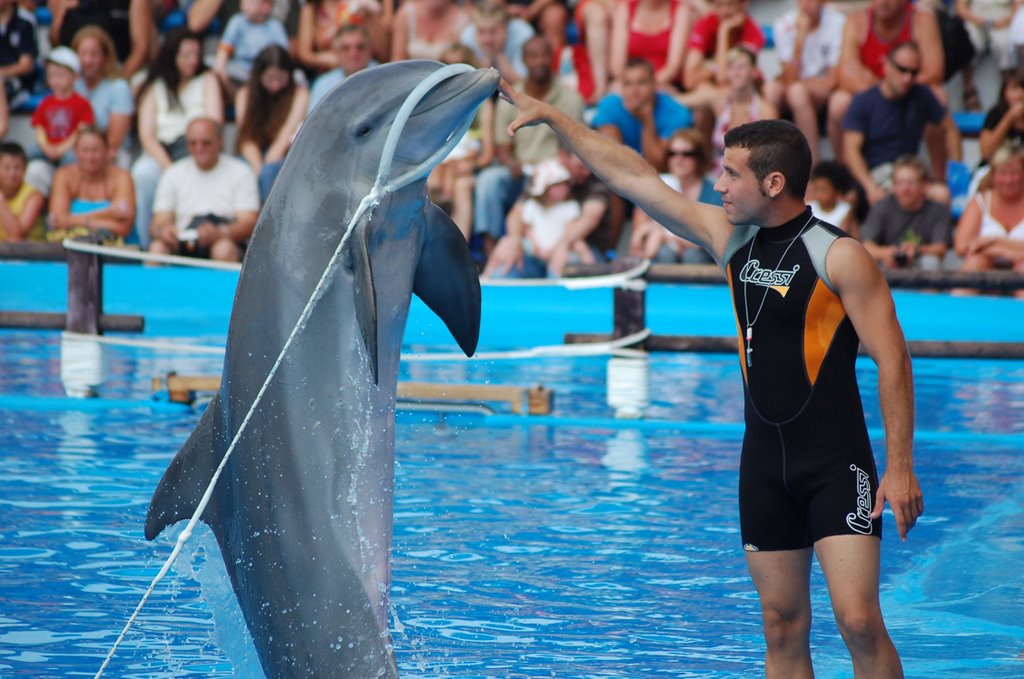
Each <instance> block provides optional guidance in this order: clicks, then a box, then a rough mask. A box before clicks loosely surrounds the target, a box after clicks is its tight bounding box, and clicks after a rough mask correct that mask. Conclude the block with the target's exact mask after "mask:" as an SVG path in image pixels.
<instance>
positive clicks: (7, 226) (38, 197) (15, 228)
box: [0, 191, 46, 243]
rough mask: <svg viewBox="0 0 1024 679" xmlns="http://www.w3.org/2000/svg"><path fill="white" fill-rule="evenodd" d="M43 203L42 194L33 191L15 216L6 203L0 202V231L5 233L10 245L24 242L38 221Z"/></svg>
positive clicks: (44, 201)
mask: <svg viewBox="0 0 1024 679" xmlns="http://www.w3.org/2000/svg"><path fill="white" fill-rule="evenodd" d="M45 203H46V199H45V198H43V194H41V193H39V192H38V191H35V192H33V193H32V195H31V196H29V198H28V200H26V201H25V205H24V207H22V209H21V214H20V215H16V214H14V213H13V212H11V208H10V207H8V205H7V201H5V200H0V231H2V232H6V234H7V240H8V241H10V242H12V243H17V242H20V241H23V240H25V237H26V236H27V235H28V234H29V232H30V231H32V226H33V225H34V224H35V223H36V220H37V219H39V215H41V214H42V213H43V206H44V204H45ZM0 240H2V239H0Z"/></svg>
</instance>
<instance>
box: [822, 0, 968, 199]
mask: <svg viewBox="0 0 1024 679" xmlns="http://www.w3.org/2000/svg"><path fill="white" fill-rule="evenodd" d="M908 40H913V41H914V42H915V43H916V44H917V46H918V51H919V52H920V55H921V62H920V67H919V71H918V73H917V74H916V75H915V76H914V81H915V82H917V83H919V84H922V85H928V86H930V87H931V88H932V93H933V94H934V95H935V96H936V98H938V100H939V102H940V103H942V104H943V105H944V106H945V105H946V102H947V96H946V92H945V90H944V89H943V87H942V83H943V80H942V79H943V75H944V73H945V56H944V52H943V47H942V35H941V33H940V32H939V22H938V19H937V18H936V16H935V11H934V10H933V9H931V7H930V6H924V3H916V4H914V3H911V2H910V0H870V2H869V3H868V6H867V7H865V8H864V9H862V10H859V11H855V12H851V13H850V14H849V15H847V18H846V24H845V25H844V26H843V38H842V45H841V47H840V49H839V65H838V69H837V71H836V76H837V81H838V82H837V87H836V89H835V90H834V91H833V92H832V94H831V95H829V99H828V113H827V128H828V138H829V140H830V141H831V142H832V145H833V149H832V150H833V151H834V152H835V156H836V160H840V161H843V162H847V158H846V156H845V154H846V149H845V144H843V143H842V134H843V119H844V118H845V117H846V111H847V109H848V108H849V107H850V102H851V101H852V99H853V97H854V96H855V95H856V94H858V93H860V92H863V91H865V90H867V89H869V88H870V87H872V86H874V85H877V84H878V83H879V82H881V81H882V80H883V79H884V78H885V69H886V63H887V62H888V57H889V55H890V54H891V53H892V51H893V49H895V47H896V46H897V45H899V44H902V43H904V42H907V41H908ZM946 126H948V127H950V128H951V129H954V130H955V126H954V125H953V122H952V119H949V118H948V116H947V120H944V121H943V124H942V126H939V125H935V126H930V127H929V129H928V130H927V131H926V135H927V142H928V151H929V154H930V155H931V156H932V174H933V175H934V176H935V178H936V179H943V178H944V177H945V174H946V160H947V159H948V158H947V156H946V155H945V154H946V149H945V146H946V143H945V141H944V130H943V127H946ZM957 143H958V146H957V150H956V153H955V154H954V155H952V156H949V158H954V159H957V158H959V157H960V153H959V141H958V142H957Z"/></svg>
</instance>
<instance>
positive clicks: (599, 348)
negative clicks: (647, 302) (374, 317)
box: [402, 328, 651, 363]
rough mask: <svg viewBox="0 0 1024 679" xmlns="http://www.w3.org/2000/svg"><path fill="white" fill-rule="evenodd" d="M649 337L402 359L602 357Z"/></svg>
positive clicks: (646, 330)
mask: <svg viewBox="0 0 1024 679" xmlns="http://www.w3.org/2000/svg"><path fill="white" fill-rule="evenodd" d="M650 336H651V330H650V328H644V329H643V330H641V331H640V332H637V333H633V334H632V335H626V336H625V337H620V338H618V339H614V340H609V341H607V342H581V343H579V344H550V345H546V346H539V347H530V348H529V349H520V350H517V351H491V352H483V353H476V354H473V355H472V356H470V357H468V358H467V357H466V355H465V354H460V353H458V352H452V353H437V354H402V360H403V361H411V362H422V363H429V362H431V361H454V360H458V359H461V360H464V361H504V360H519V359H523V358H544V357H552V356H567V357H575V356H602V355H604V354H619V352H621V351H624V350H625V351H628V349H626V348H627V347H630V346H632V345H634V344H639V343H640V342H643V341H644V340H645V339H647V338H648V337H650Z"/></svg>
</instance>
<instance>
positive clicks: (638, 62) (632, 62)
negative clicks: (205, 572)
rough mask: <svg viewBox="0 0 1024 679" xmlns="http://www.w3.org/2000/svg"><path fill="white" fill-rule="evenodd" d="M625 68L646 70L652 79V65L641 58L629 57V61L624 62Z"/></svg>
mask: <svg viewBox="0 0 1024 679" xmlns="http://www.w3.org/2000/svg"><path fill="white" fill-rule="evenodd" d="M626 68H629V69H632V68H642V69H644V70H646V71H647V73H648V74H649V75H650V76H651V77H652V78H653V77H654V65H653V64H651V62H650V61H648V60H647V59H645V58H643V57H630V58H629V61H627V62H626Z"/></svg>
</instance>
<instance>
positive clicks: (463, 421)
mask: <svg viewBox="0 0 1024 679" xmlns="http://www.w3.org/2000/svg"><path fill="white" fill-rule="evenodd" d="M108 359H109V366H108V369H109V374H110V378H109V380H108V383H106V384H105V385H104V389H103V393H102V398H101V399H98V400H93V401H84V402H71V401H68V400H66V399H64V398H62V397H61V385H60V379H59V365H58V360H59V339H58V338H57V336H56V335H48V334H41V333H30V332H14V331H8V332H4V333H0V674H2V675H4V676H32V677H38V676H76V675H79V676H91V675H92V674H93V673H94V672H95V671H96V669H97V668H98V667H99V664H100V663H101V662H102V659H103V656H104V655H105V654H106V652H107V650H108V649H109V648H110V646H111V644H112V643H113V641H114V639H115V638H116V635H117V633H118V631H119V630H120V629H121V627H122V625H123V624H124V622H125V621H126V620H127V618H128V616H129V615H130V613H131V611H132V609H133V608H134V606H135V605H136V603H137V602H138V600H139V597H140V596H141V594H142V592H143V591H144V589H145V587H146V586H147V585H148V584H149V581H150V580H151V579H152V577H153V576H154V575H155V574H156V572H157V570H158V569H159V567H160V565H161V564H162V563H163V561H164V559H165V558H166V557H167V555H168V554H169V553H170V548H171V544H170V542H169V538H166V537H165V538H162V539H161V540H159V541H157V542H156V543H148V542H146V541H145V540H144V539H143V538H142V534H141V532H142V521H143V516H144V513H145V508H146V505H147V503H148V501H149V497H150V495H151V493H152V490H153V488H154V486H155V484H156V482H157V480H158V479H159V477H160V475H161V474H162V472H163V470H164V468H165V466H166V464H167V462H168V460H169V458H170V456H171V455H173V453H174V452H175V451H176V450H177V448H178V446H180V444H181V443H182V442H183V441H184V439H185V437H186V436H187V435H188V433H189V432H190V431H191V429H192V427H193V426H194V424H195V422H196V419H197V417H198V415H197V413H196V412H195V411H193V410H192V409H189V408H185V407H179V406H177V405H175V404H169V403H161V402H151V401H148V400H147V399H149V397H150V393H149V384H148V380H149V377H151V376H153V375H155V374H162V373H165V372H167V371H168V370H170V369H177V370H179V372H182V373H187V374H215V373H216V372H217V371H218V359H217V358H216V357H199V358H196V357H191V358H187V357H186V358H183V357H181V356H180V355H176V354H173V353H169V352H168V353H161V352H152V351H146V350H138V349H116V348H115V349H109V350H108ZM653 361H654V365H653V367H652V378H651V379H652V385H651V389H652V394H651V396H652V405H651V407H650V409H649V410H648V419H647V420H646V421H644V422H642V423H636V424H629V423H622V422H616V421H614V420H613V419H612V418H611V410H610V409H609V408H608V406H607V405H606V404H605V403H604V396H605V394H604V375H605V369H606V362H607V359H606V358H573V359H565V358H559V359H533V360H530V361H526V362H523V361H519V362H513V363H506V362H479V363H469V364H467V363H462V362H449V363H444V362H443V363H419V364H407V365H406V366H405V368H404V371H405V374H404V375H403V377H404V378H406V379H409V378H415V379H418V380H432V381H446V380H453V381H455V380H464V381H469V382H481V383H482V382H488V381H489V382H492V383H512V384H532V383H535V382H543V383H544V384H546V385H548V386H550V387H551V388H553V389H554V390H555V392H556V410H555V416H554V417H546V418H526V419H524V418H519V417H516V416H511V415H504V414H501V413H499V414H498V415H495V416H491V417H489V418H488V417H484V416H477V415H465V414H463V415H453V414H447V415H438V414H436V413H433V414H423V413H407V412H403V413H400V415H399V427H398V440H397V451H398V453H397V455H398V469H397V489H396V507H395V550H394V571H393V589H392V599H393V606H394V613H395V616H396V618H397V622H396V623H395V625H396V632H395V633H394V642H395V646H396V652H397V657H398V661H399V664H400V668H401V671H402V673H403V676H410V677H448V676H451V677H496V676H503V677H505V676H507V677H540V676H552V677H639V676H666V677H688V676H693V677H697V676H701V677H708V676H722V677H726V676H751V675H756V674H758V673H760V672H763V668H762V664H761V655H762V653H763V642H762V640H761V637H760V626H759V613H758V608H757V604H756V598H755V596H754V594H753V591H752V588H751V586H750V582H749V580H748V578H747V574H746V570H745V566H744V563H743V559H742V554H741V552H740V550H739V544H738V541H739V537H738V535H737V531H736V527H737V519H736V508H735V499H734V498H735V484H736V467H737V449H738V444H739V437H740V431H741V430H740V426H739V422H740V393H739V382H738V377H737V368H736V358H735V357H733V356H700V357H695V356H683V355H663V356H655V357H654V358H653ZM916 370H917V375H916V380H917V397H918V414H919V416H918V426H919V436H918V439H917V452H916V454H917V459H918V464H919V476H920V480H921V483H922V485H923V487H924V490H925V493H926V503H927V512H926V514H925V516H924V517H923V519H922V521H921V523H920V524H919V525H918V527H917V528H916V529H915V530H914V531H913V532H912V533H911V539H910V540H909V541H908V542H907V543H900V542H899V541H898V540H896V539H894V538H893V535H894V531H893V530H892V528H893V526H892V523H891V521H890V522H889V523H888V524H887V530H888V532H889V535H888V538H887V539H886V540H885V541H884V543H883V545H884V548H883V577H882V600H883V607H884V610H885V613H886V618H887V623H888V625H889V627H890V630H891V632H892V635H893V637H894V640H895V642H896V644H897V646H898V647H899V648H900V650H901V653H902V655H903V659H904V663H905V666H906V670H907V675H908V676H910V677H922V678H923V677H929V678H931V677H951V676H962V677H967V676H969V677H1020V676H1022V675H1024V658H1022V657H1021V653H1022V651H1024V624H1022V622H1021V602H1022V601H1024V576H1022V575H1021V570H1020V568H1019V564H1020V562H1021V560H1022V559H1024V512H1022V509H1024V506H1022V505H1024V455H1022V454H1021V452H1022V451H1021V448H1022V446H1021V443H1022V442H1024V365H1022V364H1021V363H1015V362H984V361H939V360H934V361H918V362H917V363H916ZM861 379H862V386H863V391H864V396H865V401H866V406H867V408H868V412H869V425H870V426H871V427H872V430H873V432H874V435H875V440H876V444H877V443H878V439H879V432H880V420H879V415H878V406H877V400H876V399H875V397H874V394H873V391H874V386H875V384H874V378H873V372H872V370H871V368H870V364H868V363H865V364H863V365H862V366H861ZM883 461H884V460H883ZM890 519H891V517H890ZM196 544H197V547H196V553H195V554H193V556H192V557H191V558H192V561H193V562H195V564H196V567H198V566H199V565H201V564H202V563H203V562H204V561H205V549H204V547H203V546H202V540H201V539H198V540H197V542H196ZM213 558H214V559H215V560H216V559H219V556H216V555H215V556H214V557H213ZM207 568H208V567H207ZM191 569H192V568H191V567H190V566H189V565H188V564H185V563H179V566H178V567H177V568H176V569H175V571H173V572H172V575H171V576H169V577H168V579H167V580H165V581H164V582H163V583H161V585H160V586H159V587H158V588H157V590H156V593H155V594H154V596H153V598H152V599H151V601H150V603H149V604H148V605H147V607H146V608H145V609H144V610H143V613H142V615H141V617H140V618H139V621H138V622H137V623H136V625H135V626H134V627H133V628H132V631H131V633H130V634H129V636H128V639H127V640H126V642H125V643H124V645H123V646H122V648H121V649H120V650H119V652H118V654H117V656H115V658H114V661H113V663H112V665H111V667H110V670H109V675H108V676H119V677H121V676H125V677H158V676H197V677H198V676H231V675H232V672H233V671H234V670H236V669H237V670H238V672H239V673H240V675H241V676H248V673H249V672H250V671H251V667H250V666H247V665H245V664H244V663H245V662H246V661H245V660H244V658H241V659H240V655H241V654H242V653H243V651H240V650H237V649H235V648H233V646H234V645H236V642H237V639H238V638H239V636H240V634H239V632H240V630H241V629H242V627H241V625H242V623H241V622H240V620H237V619H232V618H231V617H230V613H228V618H227V620H223V619H218V620H216V621H215V619H214V614H213V612H212V609H218V608H219V607H220V606H221V605H220V604H217V603H214V604H213V605H211V603H210V602H211V601H214V602H216V601H217V599H218V597H223V596H224V595H225V592H226V589H225V588H226V585H225V583H224V582H223V580H220V581H219V582H218V581H217V579H216V576H214V578H213V582H212V583H207V585H206V587H207V588H206V590H203V589H202V588H201V587H200V585H199V583H198V582H197V581H196V579H195V578H194V577H193V576H192V575H191V574H190V570H191ZM203 570H204V569H200V572H203ZM228 598H230V597H228ZM814 606H815V616H816V617H815V625H814V630H813V638H812V642H813V646H814V654H815V661H816V667H817V670H818V673H819V676H822V677H843V676H851V675H852V670H851V668H850V667H849V662H848V660H847V658H846V653H845V650H844V647H843V645H842V642H841V640H840V639H839V638H838V635H837V633H836V630H835V626H834V623H833V622H832V620H831V615H830V612H829V608H828V600H827V595H826V594H825V591H824V586H823V582H822V579H821V577H820V574H816V575H815V596H814ZM225 649H227V650H225Z"/></svg>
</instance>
